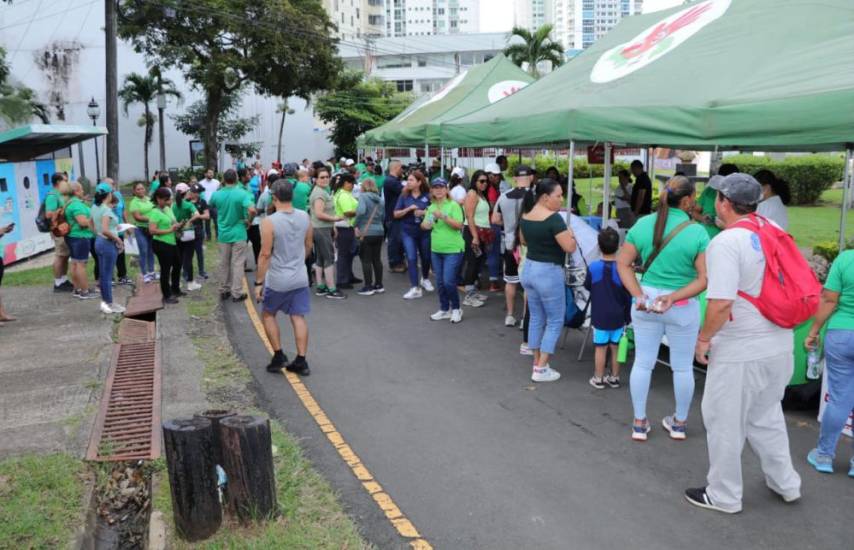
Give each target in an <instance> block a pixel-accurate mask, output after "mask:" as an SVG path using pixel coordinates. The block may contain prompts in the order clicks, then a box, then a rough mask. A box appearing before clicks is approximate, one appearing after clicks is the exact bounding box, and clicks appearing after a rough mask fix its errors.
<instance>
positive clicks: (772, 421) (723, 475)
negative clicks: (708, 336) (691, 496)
mask: <svg viewBox="0 0 854 550" xmlns="http://www.w3.org/2000/svg"><path fill="white" fill-rule="evenodd" d="M793 369H794V358H793V356H792V353H791V352H787V353H782V354H779V355H775V356H773V357H768V358H766V359H760V360H758V361H744V362H738V363H735V362H732V363H730V362H722V361H715V357H714V350H712V356H711V361H710V363H709V370H708V374H707V376H706V387H705V391H704V393H703V404H702V411H703V421H704V423H705V425H706V432H707V438H708V445H709V475H708V477H707V480H708V486H707V488H706V492H707V494H708V495H709V497H710V498H711V499H712V502H713V503H714V504H715V505H717V506H720V507H721V508H724V509H726V510H728V511H732V512H737V511H741V496H742V480H741V454H742V451H743V450H744V440H745V438H746V439H747V441H749V442H750V446H751V447H752V448H753V450H754V452H755V453H756V455H757V456H758V457H759V461H760V463H761V466H762V472H763V473H764V474H765V483H766V484H767V485H768V487H769V488H770V489H771V490H772V491H774V492H776V493H778V494H780V495H781V496H784V497H786V498H795V497H798V496H800V494H801V478H800V476H799V475H798V473H797V472H796V471H795V469H794V467H793V466H792V456H791V453H790V452H789V435H788V433H787V432H786V421H785V418H784V417H783V407H782V405H781V403H780V401H781V400H782V399H783V392H784V391H785V389H786V385H787V384H788V383H789V379H790V378H791V377H792V370H793Z"/></svg>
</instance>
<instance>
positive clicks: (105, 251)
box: [95, 237, 119, 304]
mask: <svg viewBox="0 0 854 550" xmlns="http://www.w3.org/2000/svg"><path fill="white" fill-rule="evenodd" d="M95 254H97V255H98V285H99V286H100V288H101V300H102V301H104V302H106V303H108V304H112V303H113V270H114V269H115V268H116V260H117V259H118V257H119V249H118V248H116V243H114V242H113V241H111V240H109V239H105V238H104V237H98V238H97V239H95Z"/></svg>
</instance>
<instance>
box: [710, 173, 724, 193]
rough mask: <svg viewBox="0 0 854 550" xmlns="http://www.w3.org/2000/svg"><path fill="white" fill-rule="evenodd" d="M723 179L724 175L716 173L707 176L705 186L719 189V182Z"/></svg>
mask: <svg viewBox="0 0 854 550" xmlns="http://www.w3.org/2000/svg"><path fill="white" fill-rule="evenodd" d="M723 181H724V176H718V175H717V174H716V175H714V176H712V177H710V178H709V182H708V183H707V184H706V186H708V187H711V188H712V189H714V190H715V191H720V189H721V183H722V182H723Z"/></svg>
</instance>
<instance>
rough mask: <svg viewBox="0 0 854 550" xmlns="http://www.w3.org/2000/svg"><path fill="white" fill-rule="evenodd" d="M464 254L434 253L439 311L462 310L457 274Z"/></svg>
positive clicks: (433, 260)
mask: <svg viewBox="0 0 854 550" xmlns="http://www.w3.org/2000/svg"><path fill="white" fill-rule="evenodd" d="M462 261H463V253H462V252H456V253H453V254H442V253H440V252H433V254H432V263H433V272H434V273H435V274H436V289H437V291H438V294H439V309H441V310H442V311H448V310H449V309H460V294H459V293H458V292H457V272H458V270H459V268H460V262H462Z"/></svg>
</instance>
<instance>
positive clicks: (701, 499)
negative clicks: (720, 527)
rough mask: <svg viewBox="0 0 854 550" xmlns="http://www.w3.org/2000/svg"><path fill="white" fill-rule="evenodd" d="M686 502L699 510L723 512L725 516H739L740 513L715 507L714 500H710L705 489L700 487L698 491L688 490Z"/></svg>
mask: <svg viewBox="0 0 854 550" xmlns="http://www.w3.org/2000/svg"><path fill="white" fill-rule="evenodd" d="M685 500H687V501H688V502H690V503H691V504H693V505H694V506H697V507H699V508H705V509H707V510H715V511H716V512H723V513H724V514H737V513H738V512H739V510H736V511H730V510H724V509H723V508H721V507H720V506H717V505H715V503H714V502H712V499H711V498H709V495H708V494H707V493H706V488H705V487H698V488H696V489H686V490H685Z"/></svg>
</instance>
